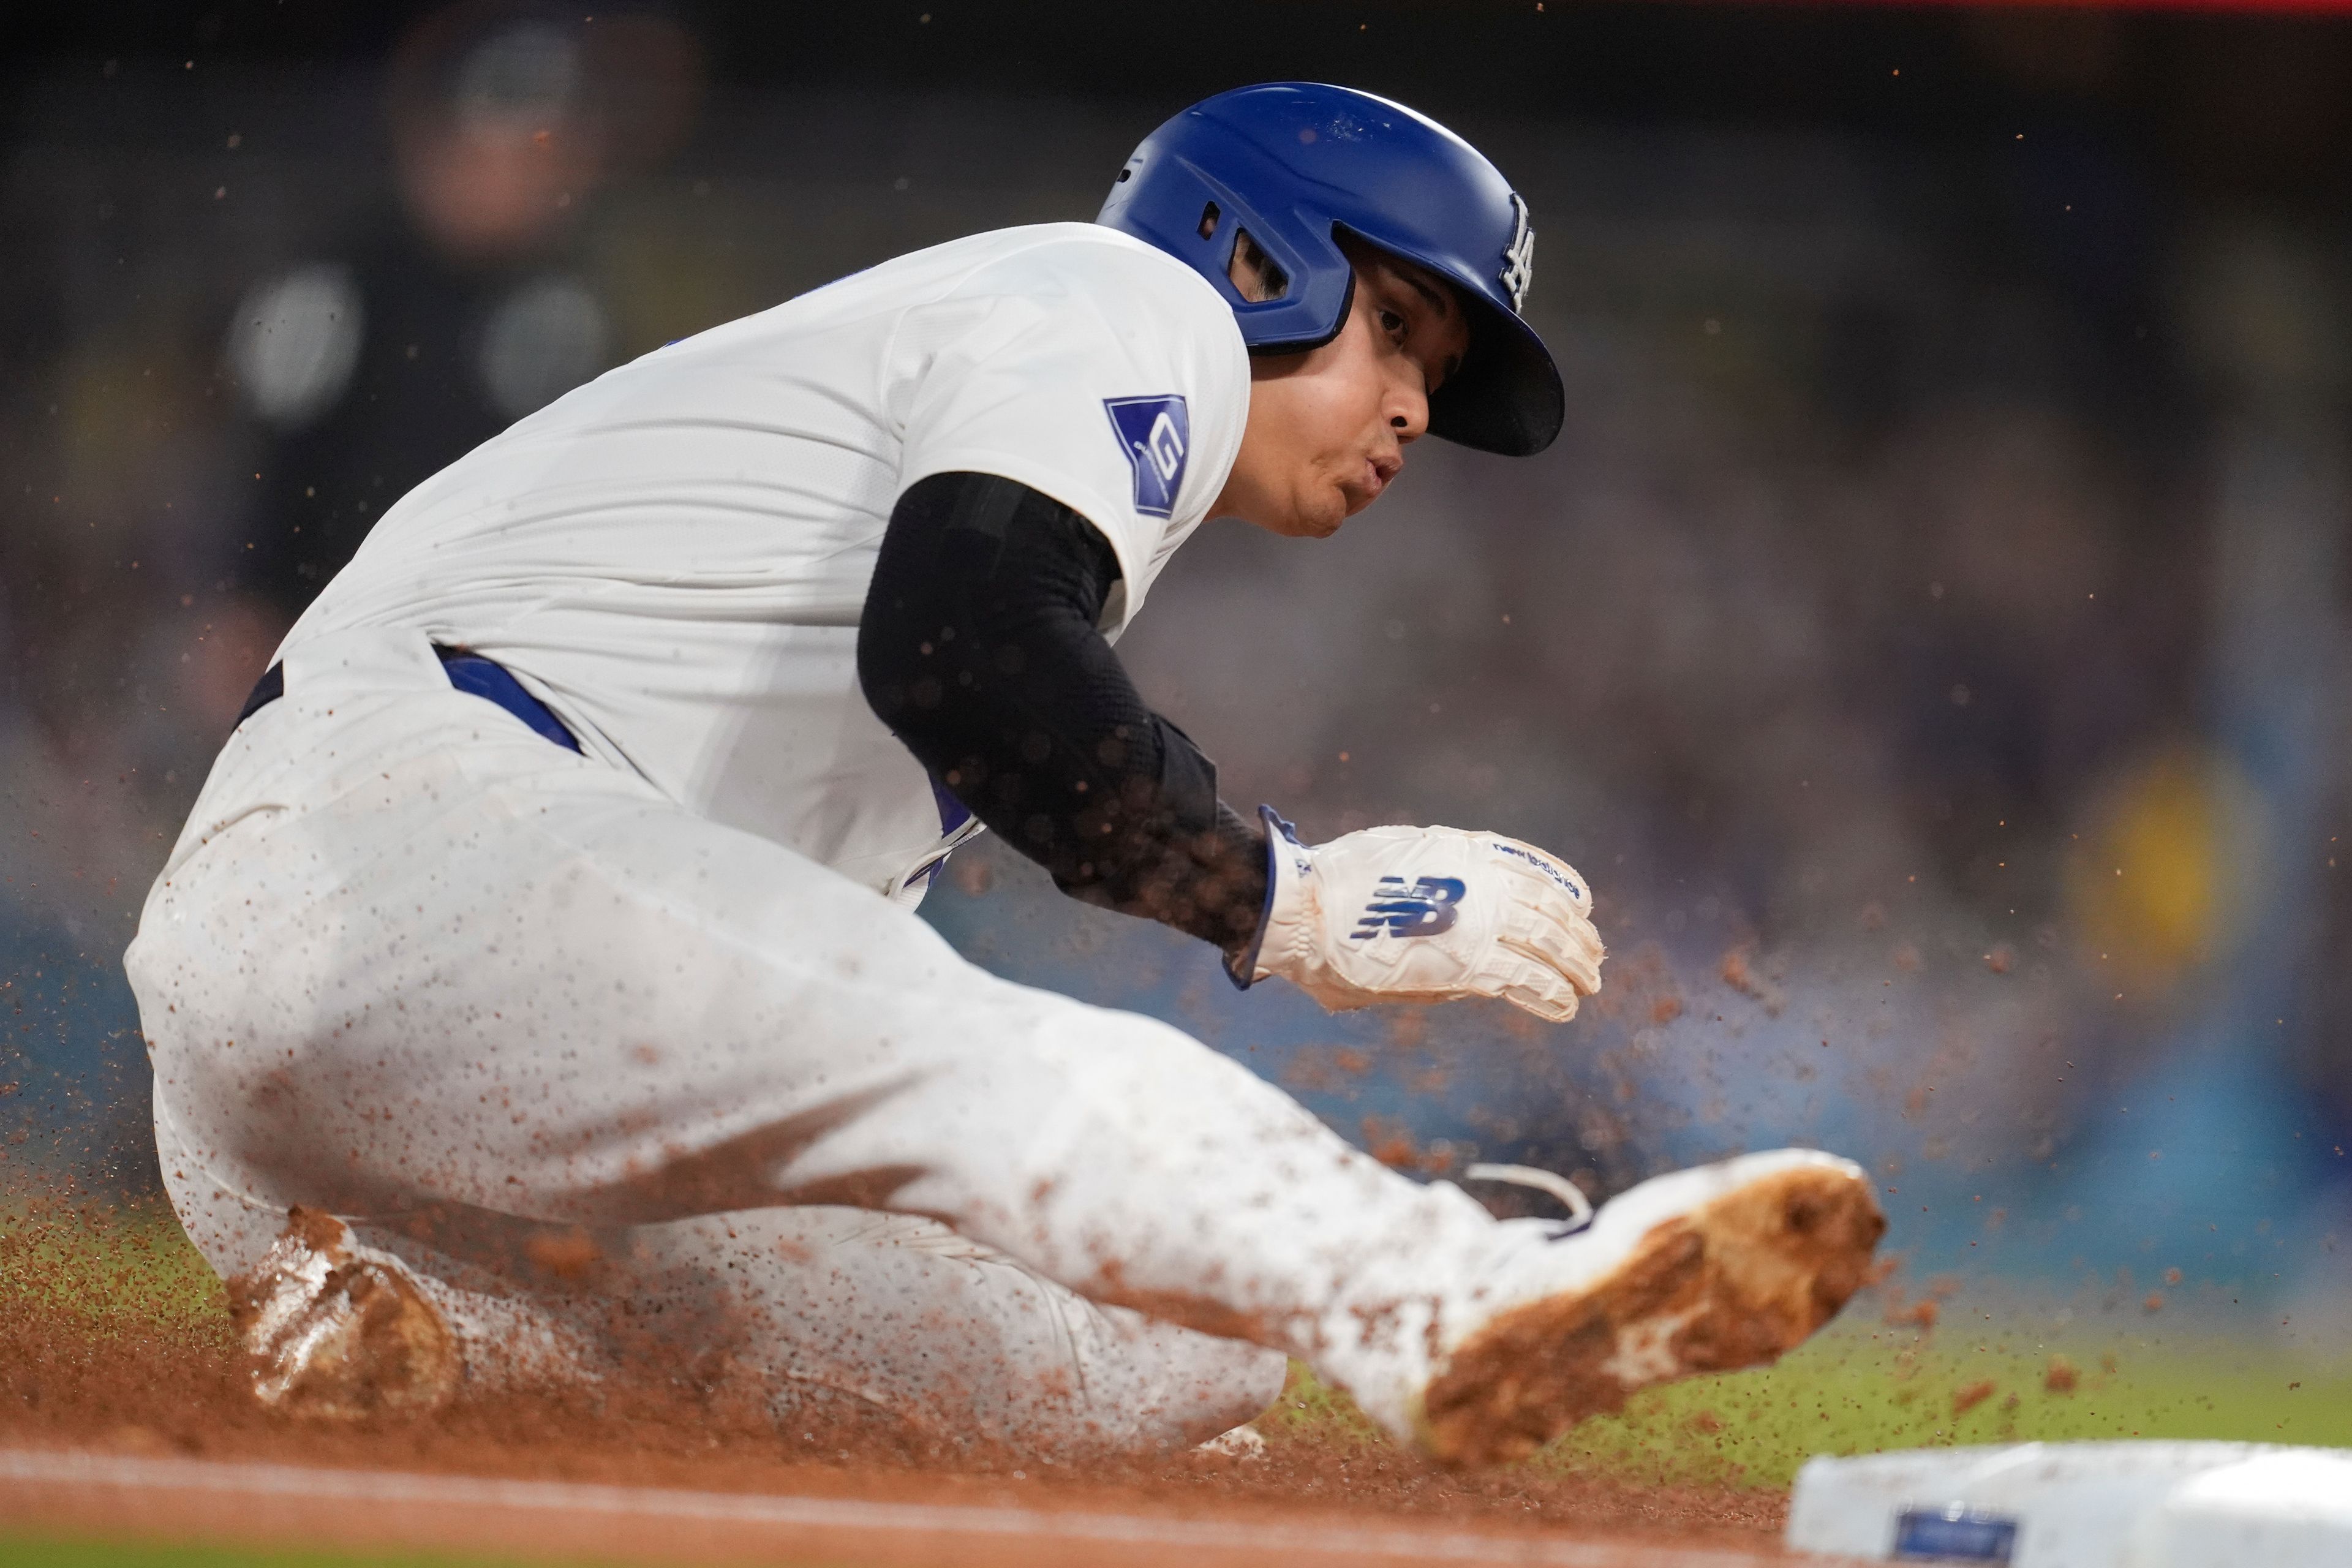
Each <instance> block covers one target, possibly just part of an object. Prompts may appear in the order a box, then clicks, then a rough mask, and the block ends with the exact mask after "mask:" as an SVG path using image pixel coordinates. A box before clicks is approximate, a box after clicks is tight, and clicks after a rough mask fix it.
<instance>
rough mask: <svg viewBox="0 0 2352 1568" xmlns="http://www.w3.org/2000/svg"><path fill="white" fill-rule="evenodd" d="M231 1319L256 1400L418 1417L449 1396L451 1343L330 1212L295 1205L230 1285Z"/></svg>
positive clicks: (298, 1411)
mask: <svg viewBox="0 0 2352 1568" xmlns="http://www.w3.org/2000/svg"><path fill="white" fill-rule="evenodd" d="M228 1298H229V1322H230V1325H231V1326H232V1327H233V1328H235V1329H236V1333H237V1338H238V1340H239V1341H240V1342H242V1344H243V1346H244V1349H245V1353H246V1363H247V1375H249V1376H250V1377H251V1379H252V1387H253V1393H254V1397H256V1398H257V1399H258V1400H260V1401H261V1403H262V1404H264V1405H268V1406H270V1407H271V1408H273V1409H278V1410H283V1411H285V1412H287V1413H288V1414H289V1415H305V1416H313V1417H317V1418H320V1419H324V1420H331V1421H353V1420H358V1419H360V1418H362V1417H363V1416H369V1415H421V1414H423V1413H425V1412H426V1411H430V1410H434V1409H437V1408H438V1407H439V1406H441V1405H444V1404H446V1403H447V1401H448V1399H449V1397H450V1395H451V1394H454V1393H455V1392H456V1391H457V1374H458V1364H459V1363H458V1355H457V1341H456V1339H455V1338H453V1337H452V1336H451V1334H450V1332H449V1328H448V1325H447V1324H446V1323H444V1322H443V1321H441V1314H440V1313H439V1312H438V1311H436V1310H434V1307H433V1304H432V1303H431V1302H430V1301H427V1300H425V1295H424V1292H423V1291H422V1290H420V1289H418V1288H417V1284H416V1279H415V1276H414V1275H412V1274H410V1273H409V1271H408V1269H407V1268H406V1266H404V1264H402V1263H401V1261H400V1260H399V1259H398V1258H394V1257H393V1256H392V1255H391V1254H389V1253H384V1252H378V1251H376V1250H374V1249H373V1248H372V1247H362V1246H361V1245H360V1244H359V1243H358V1242H357V1241H356V1240H355V1239H353V1237H352V1232H351V1227H350V1226H346V1225H344V1224H343V1222H342V1221H341V1220H339V1219H337V1218H335V1217H334V1216H333V1215H329V1214H325V1213H322V1212H321V1211H320V1210H318V1209H312V1208H303V1207H300V1206H299V1205H298V1206H296V1207H295V1208H293V1209H292V1210H290V1211H289V1213H288V1215H287V1225H286V1231H285V1234H284V1235H282V1236H280V1237H278V1240H277V1241H276V1242H275V1243H274V1244H272V1245H271V1247H270V1248H269V1250H268V1252H267V1253H266V1254H264V1255H263V1257H262V1259H261V1261H260V1263H258V1264H257V1265H256V1266H255V1268H254V1269H253V1271H252V1272H251V1273H249V1274H244V1275H240V1276H239V1277H238V1278H236V1279H234V1280H231V1281H230V1282H229V1291H228Z"/></svg>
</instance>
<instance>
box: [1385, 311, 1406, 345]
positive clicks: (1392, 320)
mask: <svg viewBox="0 0 2352 1568" xmlns="http://www.w3.org/2000/svg"><path fill="white" fill-rule="evenodd" d="M1404 330H1405V320H1404V316H1403V314H1402V312H1400V311H1396V310H1382V311H1381V331H1384V332H1386V333H1387V334H1388V335H1389V336H1390V337H1391V338H1392V339H1394V340H1395V341H1396V342H1399V343H1402V342H1404Z"/></svg>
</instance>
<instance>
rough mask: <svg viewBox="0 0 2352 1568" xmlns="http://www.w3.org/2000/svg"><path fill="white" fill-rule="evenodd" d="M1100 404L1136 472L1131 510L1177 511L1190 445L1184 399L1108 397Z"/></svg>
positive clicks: (1154, 513) (1162, 513)
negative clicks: (1133, 501)
mask: <svg viewBox="0 0 2352 1568" xmlns="http://www.w3.org/2000/svg"><path fill="white" fill-rule="evenodd" d="M1103 407H1104V409H1105V410H1106V411H1107V412H1108V414H1109V415H1110V426H1111V428H1112V429H1113V430H1115V431H1117V432H1118V440H1119V445H1120V446H1122V447H1125V448H1126V449H1127V461H1128V464H1129V467H1130V468H1134V470H1135V510H1138V511H1139V512H1142V513H1144V514H1145V515H1147V516H1150V517H1166V516H1168V515H1170V514H1171V513H1172V512H1173V511H1174V510H1176V492H1177V491H1178V490H1179V489H1181V488H1182V487H1183V484H1184V458H1185V455H1186V452H1187V451H1188V449H1189V448H1190V447H1192V420H1191V419H1190V417H1189V416H1187V415H1186V413H1185V409H1184V400H1183V399H1182V398H1181V397H1179V396H1175V395H1169V396H1165V397H1106V398H1104V399H1103Z"/></svg>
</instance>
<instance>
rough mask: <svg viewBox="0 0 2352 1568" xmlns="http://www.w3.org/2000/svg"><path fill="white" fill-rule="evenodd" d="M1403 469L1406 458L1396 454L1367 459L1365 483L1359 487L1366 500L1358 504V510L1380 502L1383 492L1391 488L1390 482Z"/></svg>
mask: <svg viewBox="0 0 2352 1568" xmlns="http://www.w3.org/2000/svg"><path fill="white" fill-rule="evenodd" d="M1403 467H1404V458H1402V457H1400V456H1398V455H1396V454H1395V453H1390V454H1388V455H1386V456H1383V457H1378V458H1365V459H1364V478H1363V482H1362V483H1361V485H1360V486H1359V487H1358V489H1359V493H1360V494H1361V495H1362V497H1363V498H1364V499H1363V500H1361V501H1360V502H1359V503H1357V504H1358V510H1361V509H1362V508H1364V507H1368V506H1370V505H1371V504H1372V503H1373V502H1374V501H1376V500H1380V499H1381V491H1382V490H1384V489H1388V488H1389V483H1390V481H1391V480H1392V479H1395V478H1396V477H1397V473H1398V471H1399V470H1400V469H1402V468H1403Z"/></svg>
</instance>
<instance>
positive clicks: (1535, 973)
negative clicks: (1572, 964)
mask: <svg viewBox="0 0 2352 1568" xmlns="http://www.w3.org/2000/svg"><path fill="white" fill-rule="evenodd" d="M1479 980H1480V981H1481V982H1483V983H1484V984H1475V986H1474V989H1475V990H1477V991H1478V992H1479V993H1480V994H1484V995H1487V996H1496V997H1500V998H1501V999H1502V1000H1504V1001H1506V1002H1508V1003H1509V1004H1510V1005H1512V1006H1514V1007H1517V1008H1518V1009H1519V1010H1520V1011H1521V1012H1523V1013H1532V1014H1534V1015H1535V1016H1537V1017H1538V1018H1543V1019H1547V1020H1549V1022H1551V1023H1555V1024H1564V1023H1566V1022H1568V1020H1570V1018H1573V1017H1575V1016H1576V1005H1577V1001H1578V996H1577V988H1576V986H1575V985H1574V984H1571V983H1570V981H1569V980H1568V979H1567V978H1566V977H1565V976H1563V975H1561V974H1559V973H1555V972H1554V971H1553V970H1552V969H1551V968H1550V967H1549V965H1547V964H1543V963H1536V962H1533V961H1531V960H1528V959H1524V958H1517V957H1514V958H1512V959H1510V960H1507V963H1506V964H1505V966H1504V970H1503V973H1499V974H1493V973H1490V974H1482V975H1481V976H1479Z"/></svg>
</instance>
